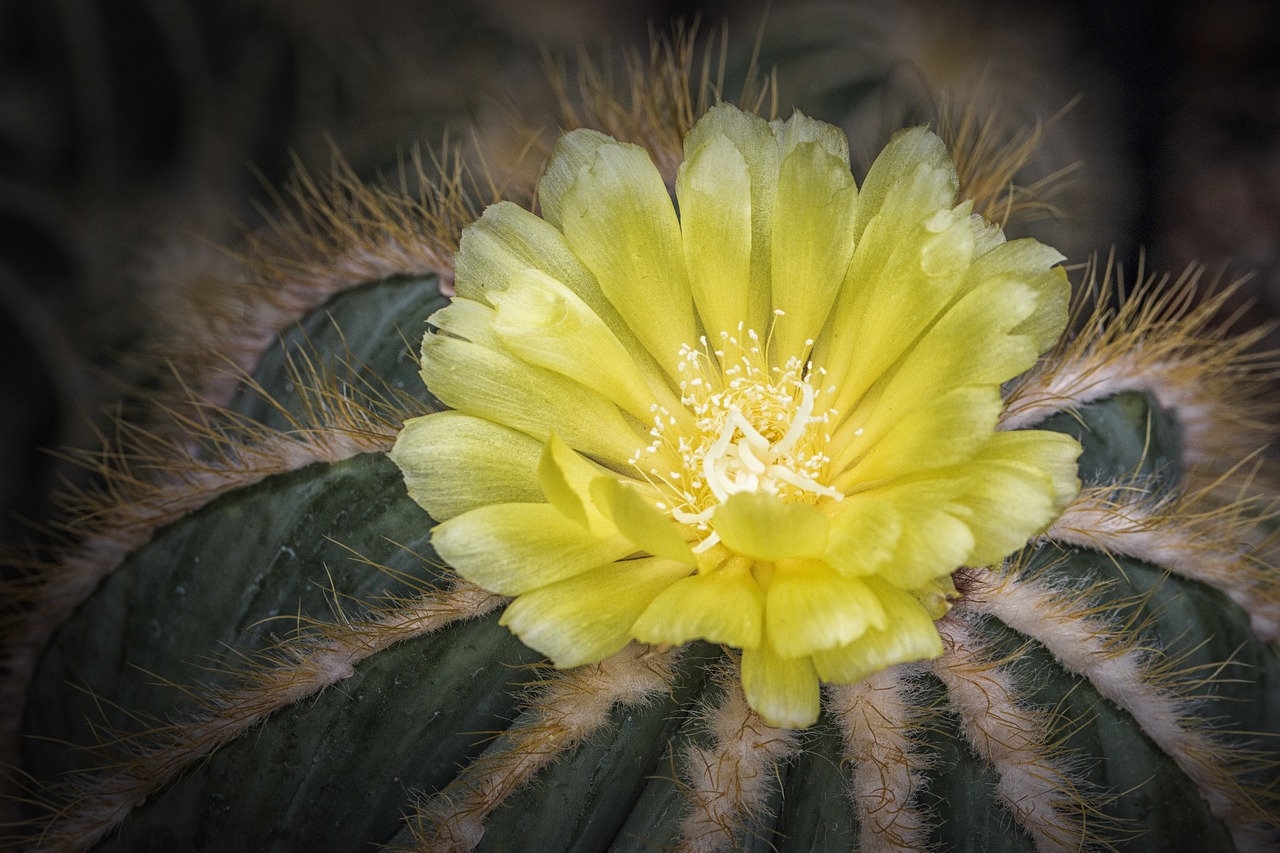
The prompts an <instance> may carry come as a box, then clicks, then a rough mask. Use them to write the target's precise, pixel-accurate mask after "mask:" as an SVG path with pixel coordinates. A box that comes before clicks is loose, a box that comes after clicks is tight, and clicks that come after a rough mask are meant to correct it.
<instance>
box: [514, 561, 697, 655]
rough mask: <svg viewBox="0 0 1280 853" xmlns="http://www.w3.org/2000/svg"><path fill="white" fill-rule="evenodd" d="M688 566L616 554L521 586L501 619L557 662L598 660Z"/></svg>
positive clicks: (625, 637)
mask: <svg viewBox="0 0 1280 853" xmlns="http://www.w3.org/2000/svg"><path fill="white" fill-rule="evenodd" d="M688 574H689V567H688V566H686V565H683V564H681V563H674V562H671V561H670V560H662V559H658V558H656V557H646V558H642V559H636V560H620V561H618V562H616V563H610V564H609V565H607V566H601V567H599V568H596V569H590V570H588V571H586V572H583V573H582V574H580V575H576V576H574V577H571V578H567V579H565V580H562V581H557V582H556V583H552V584H548V585H547V586H544V587H539V588H538V589H535V590H532V591H531V592H526V593H525V594H524V595H521V596H518V597H517V598H516V600H515V601H513V602H512V603H511V604H510V605H508V606H507V609H506V611H505V612H504V613H503V614H502V624H503V625H506V626H507V627H508V628H510V629H511V631H512V633H514V634H515V635H516V636H518V637H519V638H520V639H521V640H522V641H523V642H524V643H525V644H526V645H528V646H530V647H531V648H534V649H537V650H538V651H539V652H541V653H542V654H544V655H546V656H547V657H549V658H550V659H551V661H552V663H554V664H555V665H556V666H558V667H571V666H580V665H582V664H585V663H594V662H596V661H599V660H604V659H605V658H607V657H608V656H609V655H611V654H613V653H614V652H616V651H618V650H619V649H621V648H622V647H623V646H625V645H626V644H627V643H629V642H631V625H632V623H633V622H635V620H636V618H637V617H639V615H640V614H641V613H642V612H644V609H645V608H646V607H648V606H649V604H650V603H651V602H652V601H653V599H654V597H656V596H657V595H658V593H660V592H662V590H664V589H666V588H667V587H668V586H670V585H671V584H673V583H675V582H676V581H678V580H679V579H680V578H682V577H685V576H686V575H688Z"/></svg>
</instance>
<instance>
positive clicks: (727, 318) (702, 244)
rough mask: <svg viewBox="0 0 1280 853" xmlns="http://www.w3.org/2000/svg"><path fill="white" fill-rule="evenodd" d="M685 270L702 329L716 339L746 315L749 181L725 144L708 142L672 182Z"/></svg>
mask: <svg viewBox="0 0 1280 853" xmlns="http://www.w3.org/2000/svg"><path fill="white" fill-rule="evenodd" d="M676 197H677V198H678V199H679V201H680V230H681V234H682V236H683V242H684V261H685V269H686V270H687V272H688V275H689V285H690V288H691V289H692V292H693V304H694V305H695V306H696V308H697V309H698V316H699V317H701V318H702V325H703V328H705V329H706V330H707V332H708V334H710V335H711V337H712V339H713V340H714V339H717V338H718V336H719V333H720V332H728V333H730V334H737V327H738V323H740V322H745V321H747V320H748V319H749V317H750V313H751V288H750V287H747V286H746V284H747V283H748V282H749V281H750V280H751V215H752V209H751V176H750V174H749V173H748V171H747V161H746V160H745V159H744V158H743V156H742V154H741V153H740V152H739V151H738V149H737V148H736V147H735V146H734V145H733V143H732V142H730V141H729V139H728V138H727V137H725V136H722V135H713V136H711V137H710V138H709V139H708V140H707V142H706V144H704V145H703V146H702V147H700V148H698V149H697V150H696V151H694V152H693V153H692V155H691V156H689V157H688V158H687V159H686V160H685V161H684V163H682V164H681V166H680V171H679V173H678V174H677V176H676Z"/></svg>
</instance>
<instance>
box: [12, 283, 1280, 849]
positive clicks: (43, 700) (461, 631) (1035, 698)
mask: <svg viewBox="0 0 1280 853" xmlns="http://www.w3.org/2000/svg"><path fill="white" fill-rule="evenodd" d="M440 304H441V300H440V297H439V296H438V295H437V285H436V281H435V280H434V279H432V278H426V279H411V278H407V279H398V280H389V281H384V282H380V283H375V284H370V285H367V286H364V287H362V288H358V289H355V290H353V291H351V292H349V293H346V294H344V295H342V296H340V297H338V298H337V299H335V300H333V301H332V302H331V303H330V304H328V305H327V306H325V308H324V310H322V311H319V312H317V313H315V314H313V315H312V316H311V317H310V318H308V319H307V320H305V321H304V322H303V324H302V325H301V326H300V328H299V329H297V330H295V331H293V332H290V333H288V334H286V335H284V336H283V337H282V338H281V340H280V342H278V343H277V344H276V345H275V346H274V347H273V348H272V349H271V350H270V351H269V352H268V353H267V354H266V355H265V357H264V358H263V360H262V364H261V366H260V368H259V369H258V372H257V373H256V375H255V377H254V382H255V383H256V384H257V385H258V386H260V387H261V388H262V389H265V390H266V391H267V392H268V393H269V394H270V396H271V399H272V400H274V401H275V402H274V403H270V404H268V403H266V402H264V400H263V399H262V397H261V396H260V395H257V394H251V393H247V392H246V393H244V394H242V395H241V396H240V397H239V398H237V400H236V401H235V402H234V403H233V404H232V406H231V409H232V410H234V411H238V412H239V413H241V414H242V415H245V416H250V417H253V418H256V419H257V420H259V421H262V422H265V423H267V424H268V425H270V427H271V428H272V429H275V430H282V431H287V430H288V429H290V428H291V425H292V426H296V424H297V423H298V422H299V420H300V419H303V415H304V413H305V411H306V409H307V404H306V403H305V399H306V392H305V388H303V387H301V386H302V385H304V384H305V383H302V382H300V378H301V377H302V376H303V375H304V374H305V371H304V372H303V373H299V372H298V371H297V369H296V366H297V365H298V364H300V363H302V362H304V361H309V362H310V364H311V370H312V371H313V372H317V371H318V372H321V373H325V372H326V371H327V375H330V376H332V375H335V374H337V373H341V372H343V371H344V370H345V371H346V375H347V379H346V381H347V385H348V387H364V388H366V389H368V388H372V387H375V386H376V385H377V383H379V382H384V383H385V389H384V400H391V399H398V400H399V405H402V406H403V405H410V404H407V403H406V402H405V399H404V398H401V397H397V396H396V394H395V392H394V391H393V390H392V389H400V388H403V389H404V390H405V391H406V392H409V393H412V394H416V395H417V396H418V398H419V399H418V402H417V404H416V405H418V406H420V407H422V408H423V409H425V408H426V407H427V406H429V405H430V403H429V401H428V399H427V397H426V396H425V392H424V391H421V390H415V389H417V388H419V386H418V384H417V382H416V379H415V377H414V373H415V365H414V364H413V362H412V360H411V359H409V358H408V357H407V355H406V354H405V348H404V346H403V345H402V344H401V343H400V337H399V332H403V333H404V334H405V335H406V336H412V335H413V334H414V333H415V332H416V330H417V329H418V328H420V324H421V323H422V322H423V321H424V320H425V318H426V317H427V316H428V315H429V314H430V313H431V312H432V311H433V310H434V309H436V308H438V307H439V305H440ZM339 330H341V331H340V332H339ZM397 330H399V332H398V331H397ZM389 341H393V342H395V343H394V345H389V344H388V342H389ZM334 352H343V353H345V354H346V355H345V359H344V360H345V363H346V364H347V365H348V366H347V367H346V368H343V367H341V366H338V365H336V362H335V363H334V364H331V365H329V366H325V365H324V364H323V363H322V362H324V361H325V358H326V357H325V356H317V355H316V353H322V354H323V353H329V354H332V353H334ZM303 354H309V355H308V356H307V358H305V359H304V358H303ZM330 357H331V356H330ZM290 364H293V365H294V366H295V367H294V369H293V370H292V371H291V370H290V369H289V368H288V366H289V365H290ZM352 365H354V366H352ZM388 405H389V404H388ZM237 423H239V422H237ZM1042 426H1047V427H1049V428H1052V429H1057V430H1064V431H1068V432H1071V433H1073V434H1075V435H1077V436H1079V437H1080V439H1081V442H1082V444H1083V446H1084V448H1085V450H1084V454H1083V456H1082V457H1081V460H1080V469H1081V475H1082V478H1083V479H1084V481H1085V483H1086V486H1098V487H1102V488H1108V487H1111V488H1113V489H1118V490H1117V491H1113V492H1110V493H1105V496H1106V499H1107V500H1109V501H1113V502H1114V504H1113V505H1119V504H1121V503H1122V504H1123V506H1124V507H1127V508H1128V509H1127V510H1126V512H1128V511H1129V510H1132V511H1133V512H1140V511H1142V510H1143V509H1144V508H1145V509H1146V510H1150V511H1151V512H1152V514H1153V515H1161V514H1162V513H1163V514H1164V515H1169V514H1170V512H1169V506H1170V505H1169V504H1168V501H1176V500H1178V498H1177V497H1176V496H1175V497H1169V495H1176V494H1177V492H1178V490H1179V489H1180V488H1182V486H1181V485H1180V482H1181V478H1182V476H1183V472H1182V468H1181V460H1183V459H1184V458H1185V455H1186V454H1185V452H1184V449H1183V435H1182V433H1183V428H1182V425H1181V423H1180V421H1179V417H1178V413H1177V412H1176V411H1168V410H1165V409H1162V408H1161V407H1160V406H1159V405H1158V404H1157V403H1156V397H1155V396H1154V395H1153V394H1152V393H1148V392H1142V391H1124V392H1121V393H1118V394H1115V395H1112V396H1109V397H1106V398H1104V399H1100V400H1096V401H1093V402H1089V403H1086V404H1082V405H1080V406H1078V408H1077V409H1076V410H1075V411H1074V412H1071V413H1062V414H1059V415H1055V416H1053V417H1051V418H1050V419H1048V421H1046V422H1045V423H1044V424H1042ZM1087 494H1091V493H1090V492H1088V491H1086V495H1087ZM1092 494H1098V493H1092ZM1161 496H1163V497H1161ZM1161 500H1163V501H1165V503H1164V504H1160V503H1159V501H1161ZM1158 507H1164V510H1159V509H1157V508H1158ZM1070 512H1071V511H1070V510H1069V511H1068V514H1067V516H1065V517H1064V521H1063V522H1060V525H1062V526H1065V525H1066V524H1067V523H1068V522H1069V520H1070V517H1071V516H1070ZM1240 512H1243V509H1241V510H1238V511H1236V512H1235V514H1234V516H1231V517H1235V516H1238V515H1239V514H1240ZM1222 518H1223V519H1224V520H1225V519H1227V518H1228V516H1223V517H1222ZM1236 521H1237V523H1238V521H1239V519H1238V518H1237V519H1236ZM1175 523H1176V522H1175ZM429 528H430V524H429V522H425V521H424V519H423V517H422V514H421V510H419V509H418V507H417V506H416V505H415V504H413V503H412V501H410V500H409V498H408V497H407V496H406V495H405V493H404V487H403V484H402V483H401V480H400V477H399V475H398V472H397V471H396V469H395V466H394V465H392V464H391V463H390V462H389V461H388V460H387V459H386V458H385V456H383V455H382V454H380V453H359V454H355V455H352V456H350V458H346V459H342V460H340V461H324V462H315V463H314V464H309V465H301V466H298V467H296V469H294V470H288V471H286V472H283V473H279V474H276V475H273V476H269V477H265V478H261V479H259V480H257V481H254V482H250V483H246V484H245V485H244V486H242V487H240V488H236V489H231V490H228V491H227V492H226V493H225V494H222V495H221V496H219V497H217V498H216V499H214V500H211V501H210V502H208V503H207V504H206V505H204V506H202V507H200V508H198V509H197V510H195V511H194V512H192V513H190V514H189V515H187V516H186V517H183V518H181V519H179V520H177V521H174V522H172V523H170V524H168V525H167V526H165V527H164V528H162V529H160V530H159V531H157V532H156V534H155V535H154V536H153V537H152V539H151V540H150V541H149V542H148V543H147V544H146V545H144V546H143V547H141V548H139V549H138V550H136V552H134V553H133V554H131V555H130V556H129V557H128V558H127V559H125V560H124V562H123V563H122V564H121V565H120V566H119V568H117V569H116V570H115V571H114V572H113V573H112V574H111V575H110V577H109V578H108V579H106V580H105V581H104V582H103V583H102V584H101V586H100V588H99V589H98V590H97V591H96V592H95V593H94V594H93V595H92V597H90V598H89V599H88V600H87V601H85V602H84V604H83V605H82V606H80V607H79V608H78V609H77V610H76V612H75V613H74V615H73V616H72V617H71V618H70V619H69V620H68V621H67V622H66V623H65V624H64V625H63V626H62V627H61V629H60V630H59V631H58V632H57V634H56V637H55V638H54V639H53V641H52V643H51V644H50V646H49V647H48V649H47V651H46V652H45V654H44V656H43V658H42V661H41V663H40V666H39V670H38V673H37V675H36V677H35V680H34V686H33V689H32V692H31V695H30V701H29V704H28V705H27V710H26V721H27V732H28V733H29V734H30V735H32V736H33V737H32V739H29V740H28V741H27V742H26V746H25V751H26V760H27V762H28V767H29V769H30V771H31V773H32V774H33V776H34V777H35V778H36V779H39V780H43V781H44V782H45V783H47V784H48V785H50V786H51V787H50V790H51V791H52V792H53V794H54V795H55V796H62V797H65V798H66V799H65V800H63V802H65V803H66V804H67V810H66V811H65V812H64V813H61V814H58V815H55V816H54V818H53V819H52V820H51V821H49V822H48V824H47V825H46V826H44V827H43V829H44V830H45V831H46V833H47V834H46V835H45V836H44V840H43V842H38V841H35V836H33V837H32V838H33V841H32V843H33V844H35V845H36V846H40V845H41V844H42V843H43V844H45V845H47V846H48V847H49V849H75V848H77V847H85V846H87V847H91V848H92V849H97V850H130V851H143V850H175V849H181V850H231V849H245V850H249V849H252V850H264V851H265V850H281V851H284V850H300V849H309V850H356V849H361V848H363V847H365V846H367V845H369V844H375V845H392V846H396V847H405V848H415V847H416V848H418V849H425V850H443V849H459V850H461V849H478V850H493V851H507V850H579V851H593V850H604V849H610V850H620V851H621V850H637V851H638V850H665V849H685V850H713V849H729V848H740V849H747V850H761V851H763V850H771V849H776V850H782V851H802V850H803V851H828V850H836V849H864V850H873V849H895V846H902V847H907V846H918V845H920V844H921V843H923V844H924V845H925V846H927V847H928V848H930V849H938V850H961V849H965V850H988V851H990V850H1009V851H1012V850H1029V849H1041V850H1046V849H1066V848H1072V849H1078V848H1091V847H1104V846H1106V845H1109V844H1114V845H1116V846H1120V847H1123V848H1124V849H1142V850H1166V849H1174V848H1177V849H1200V850H1231V849H1250V848H1254V849H1261V848H1265V847H1267V846H1268V845H1269V844H1270V843H1271V841H1272V840H1273V839H1272V836H1273V834H1274V831H1275V824H1276V815H1275V805H1276V804H1275V801H1274V796H1275V791H1276V783H1277V778H1276V771H1275V762H1274V758H1275V755H1276V748H1275V740H1274V739H1275V737H1276V735H1277V734H1278V733H1280V728H1278V726H1280V661H1278V660H1277V657H1276V655H1275V653H1274V651H1273V649H1272V648H1271V647H1269V646H1267V645H1266V644H1264V643H1263V642H1261V641H1260V640H1258V639H1257V638H1256V636H1255V635H1254V632H1253V630H1252V629H1251V627H1250V616H1249V614H1248V613H1246V612H1245V611H1244V610H1242V609H1241V608H1240V607H1239V606H1237V605H1236V604H1234V603H1232V602H1231V601H1230V600H1228V598H1227V597H1226V596H1225V595H1224V594H1223V593H1222V592H1219V591H1218V590H1215V589H1213V588H1211V587H1210V586H1207V585H1205V584H1202V583H1199V582H1197V581H1195V580H1188V579H1186V578H1184V577H1182V576H1180V575H1179V574H1171V573H1170V572H1168V571H1166V570H1165V568H1164V567H1161V566H1158V565H1153V564H1151V563H1149V562H1144V561H1142V560H1140V559H1135V558H1132V557H1129V556H1125V555H1124V554H1123V553H1121V551H1122V550H1123V549H1121V548H1114V547H1113V549H1112V550H1113V552H1114V553H1111V554H1104V553H1102V551H1101V550H1098V549H1091V548H1086V547H1081V546H1080V545H1079V544H1078V543H1079V541H1080V539H1081V536H1080V535H1076V536H1074V537H1073V536H1070V535H1055V534H1054V532H1053V531H1051V532H1050V534H1049V535H1048V537H1047V538H1046V539H1045V540H1044V541H1041V542H1037V543H1033V544H1032V545H1031V546H1029V547H1028V548H1027V549H1026V550H1025V551H1024V552H1023V553H1022V554H1019V555H1016V556H1015V557H1013V558H1012V559H1011V560H1010V561H1009V563H1008V564H1007V565H1006V566H1005V567H1003V568H1001V569H984V570H977V569H974V570H964V571H963V572H962V573H961V575H960V576H959V577H958V586H959V588H960V589H961V591H962V593H963V598H962V600H961V601H960V602H959V603H958V604H957V605H956V606H955V607H954V608H953V610H952V612H951V613H950V614H948V615H947V616H946V617H944V619H943V620H942V622H941V623H940V625H941V626H942V631H943V636H944V639H945V641H946V643H947V652H946V653H945V654H944V655H943V657H942V658H940V659H938V660H937V661H934V662H922V663H912V664H903V665H900V666H898V667H895V668H893V669H891V670H888V671H886V672H883V673H880V674H878V675H876V676H873V677H872V678H871V679H869V680H868V682H866V683H863V684H859V685H852V686H834V687H831V686H829V687H828V688H827V694H826V705H825V710H824V712H823V714H822V717H821V718H820V719H819V722H818V724H817V725H815V726H814V727H812V728H810V729H808V730H805V731H802V732H793V731H787V730H782V729H775V728H772V727H770V726H768V725H766V724H765V723H764V722H763V721H762V720H760V719H759V718H758V717H755V716H754V714H752V713H751V712H750V711H749V709H747V708H746V706H745V705H744V703H743V701H742V698H741V693H740V692H739V689H738V687H737V685H736V683H735V681H734V680H732V679H731V678H730V677H728V676H727V675H726V673H727V672H729V671H730V670H731V669H732V667H733V666H734V665H735V662H734V655H733V654H731V653H727V652H726V651H724V650H722V649H720V648H719V647H717V646H714V645H711V644H707V643H694V644H692V645H691V646H689V647H687V648H684V649H676V650H664V649H658V648H649V647H643V646H639V645H637V644H632V645H631V646H630V647H628V648H627V649H624V650H623V652H621V653H619V654H618V655H617V656H615V657H614V658H611V659H609V660H606V661H604V662H603V663H601V664H592V665H588V666H585V667H581V668H580V669H578V670H571V671H567V672H559V671H555V670H550V669H548V668H547V667H546V666H545V664H544V663H543V662H542V661H541V658H540V657H539V656H538V655H537V654H536V653H535V652H533V651H532V650H530V649H529V648H527V647H525V646H524V645H522V644H521V643H520V642H519V641H518V640H517V639H516V638H515V637H513V636H512V635H511V634H510V633H509V632H508V631H507V630H506V629H505V628H503V627H501V626H499V625H498V623H497V610H498V607H499V605H500V604H501V603H502V601H503V600H502V599H500V598H499V597H497V596H493V595H489V594H487V593H484V592H483V591H480V590H477V589H475V588H472V587H469V586H467V585H461V586H459V585H457V582H456V579H454V578H452V577H451V576H450V573H449V571H448V569H447V568H444V567H442V566H441V565H440V564H439V563H438V561H437V560H436V559H435V558H434V555H433V552H432V551H431V548H430V545H429V543H428V531H429ZM1156 529H1157V530H1159V529H1160V528H1159V523H1157V524H1156ZM1086 532H1087V531H1086ZM1228 532H1229V531H1228ZM1099 541H1103V540H1099ZM1115 541H1122V539H1117V540H1115ZM1104 544H1105V542H1104ZM179 686H182V689H178V687H179ZM117 738H122V739H117ZM103 761H105V762H106V764H102V762H103ZM85 768H98V769H88V770H86V769H85ZM103 768H105V769H103ZM75 771H80V772H79V773H77V772H75ZM65 774H69V775H65ZM68 780H70V783H69V785H68ZM144 799H145V802H143V800H144ZM1215 814H1216V815H1217V816H1215ZM117 824H118V826H117Z"/></svg>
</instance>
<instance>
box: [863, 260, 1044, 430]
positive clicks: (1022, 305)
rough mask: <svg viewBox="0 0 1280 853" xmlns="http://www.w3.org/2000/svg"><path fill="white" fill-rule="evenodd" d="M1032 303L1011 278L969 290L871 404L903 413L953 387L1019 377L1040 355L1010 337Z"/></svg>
mask: <svg viewBox="0 0 1280 853" xmlns="http://www.w3.org/2000/svg"><path fill="white" fill-rule="evenodd" d="M1036 301H1037V294H1036V291H1035V290H1033V289H1032V288H1031V287H1029V286H1027V285H1025V284H1023V283H1022V282H1020V281H1018V280H1016V279H1012V278H997V279H992V280H990V281H988V282H986V283H985V284H984V285H983V286H981V287H979V288H977V289H974V290H971V291H969V292H968V293H966V294H965V295H964V296H962V297H961V298H960V299H959V300H958V301H957V302H956V303H955V304H954V305H953V306H951V307H950V308H949V309H947V311H946V312H945V313H944V314H943V315H942V316H941V317H940V318H938V322H937V323H935V324H934V326H933V327H932V328H931V329H930V330H929V331H928V333H926V334H925V335H924V337H923V338H921V339H920V341H919V342H918V343H917V344H916V345H915V346H914V347H912V349H911V351H910V352H909V353H908V354H907V355H906V356H905V357H904V359H903V362H902V365H901V366H900V367H899V368H898V369H897V370H895V371H894V372H893V373H892V374H891V375H890V377H889V378H888V380H887V383H886V390H885V391H884V393H883V394H881V395H879V396H878V398H877V399H876V401H875V405H876V406H877V407H878V408H883V409H885V410H887V411H896V412H900V413H905V412H909V411H912V410H913V409H915V408H917V407H918V406H921V405H923V404H924V403H926V402H928V401H929V400H931V399H935V398H937V397H938V396H940V395H942V394H945V393H947V392H948V391H951V390H952V389H953V388H959V387H962V386H965V385H999V384H1001V383H1002V382H1004V381H1006V380H1008V379H1010V378H1012V377H1014V376H1017V375H1018V374H1019V373H1022V372H1023V371H1024V370H1026V369H1028V368H1029V367H1031V366H1032V365H1033V364H1035V363H1036V359H1037V358H1038V357H1039V355H1040V350H1038V349H1037V348H1036V343H1035V341H1033V340H1032V339H1031V338H1029V337H1026V336H1023V335H1017V334H1011V333H1010V332H1011V330H1012V329H1013V328H1014V327H1015V326H1017V325H1018V324H1020V323H1021V322H1022V321H1023V320H1025V319H1027V318H1028V317H1030V316H1031V315H1032V314H1034V313H1035V311H1036V308H1037V305H1036ZM856 416H857V411H856V410H855V412H854V417H856ZM872 417H873V418H874V415H873V416H872Z"/></svg>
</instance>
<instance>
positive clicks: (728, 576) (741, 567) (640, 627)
mask: <svg viewBox="0 0 1280 853" xmlns="http://www.w3.org/2000/svg"><path fill="white" fill-rule="evenodd" d="M763 630H764V593H763V592H761V590H760V585H759V584H758V583H756V579H755V578H754V577H753V576H752V574H751V570H750V568H749V567H748V566H747V565H746V564H745V563H743V562H742V561H738V560H729V561H728V562H727V563H726V564H725V565H724V566H723V567H721V568H719V569H715V570H714V571H710V572H699V573H698V574H696V575H690V576H689V577H687V578H683V579H681V580H678V581H676V582H675V583H673V584H672V585H671V586H669V587H667V588H666V589H664V590H663V591H662V592H661V593H659V594H658V596H657V598H655V599H654V600H653V603H651V604H650V605H649V606H648V607H647V608H645V611H644V613H642V614H640V618H639V619H637V620H636V623H635V625H633V626H632V628H631V632H632V633H633V634H634V635H635V638H636V639H637V640H640V641H641V642H645V643H660V644H665V645H672V646H678V645H680V644H682V643H687V642H689V641H690V640H699V639H701V640H707V641H708V642H712V643H727V644H729V645H731V646H737V647H739V648H754V647H755V646H757V645H759V643H760V636H761V634H762V633H763Z"/></svg>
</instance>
